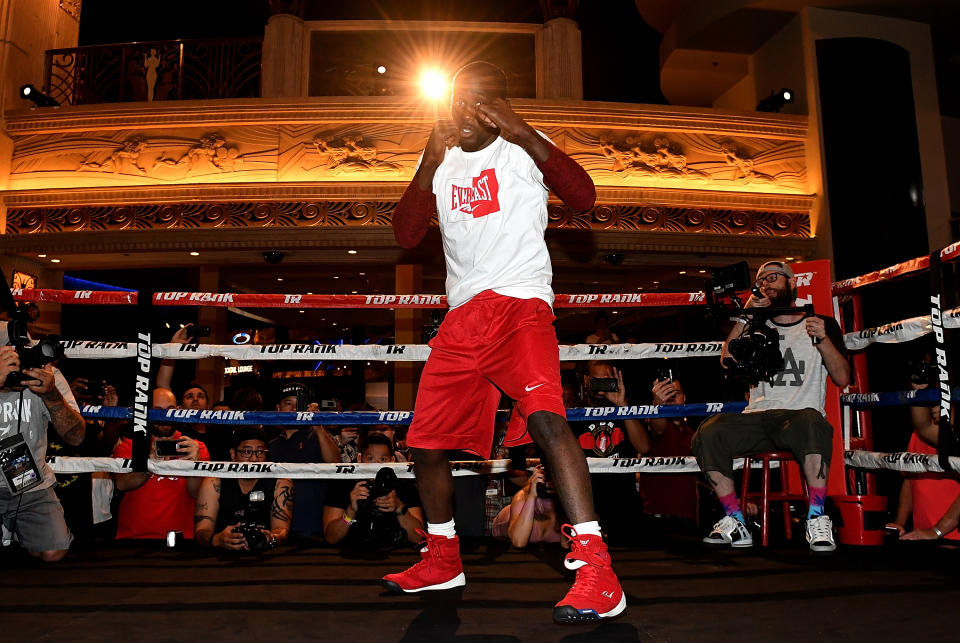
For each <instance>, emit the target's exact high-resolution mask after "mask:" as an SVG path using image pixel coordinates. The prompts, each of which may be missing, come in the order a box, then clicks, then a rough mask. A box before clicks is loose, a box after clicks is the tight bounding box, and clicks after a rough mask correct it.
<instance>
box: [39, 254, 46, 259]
mask: <svg viewBox="0 0 960 643" xmlns="http://www.w3.org/2000/svg"><path fill="white" fill-rule="evenodd" d="M37 256H38V257H40V258H41V259H46V258H47V255H37Z"/></svg>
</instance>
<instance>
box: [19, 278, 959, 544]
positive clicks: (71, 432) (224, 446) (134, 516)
mask: <svg viewBox="0 0 960 643" xmlns="http://www.w3.org/2000/svg"><path fill="white" fill-rule="evenodd" d="M780 276H782V277H787V278H789V275H787V274H785V273H780ZM768 283H769V282H768ZM814 332H816V333H818V334H820V335H822V336H823V337H822V339H827V340H828V341H830V340H836V334H835V333H834V332H833V331H832V330H830V329H829V328H827V329H826V330H824V327H823V326H822V325H820V326H817V325H814ZM591 339H593V340H594V342H596V343H603V342H616V341H618V338H617V337H616V335H615V334H614V333H613V332H612V331H611V330H610V329H609V327H608V325H607V319H606V317H605V316H604V315H599V316H598V317H597V325H596V331H595V332H594V333H593V334H592V335H591ZM173 340H174V341H177V342H187V341H190V340H189V338H188V337H187V333H186V332H185V330H183V329H181V331H178V332H177V333H176V334H175V335H174V338H173ZM174 368H175V367H174V363H173V362H166V361H165V362H164V363H162V364H161V365H160V367H159V369H158V372H157V378H156V383H157V386H156V388H154V389H153V390H152V391H151V393H150V395H151V406H152V408H153V409H159V410H172V409H187V410H198V411H207V410H224V411H227V410H232V411H262V410H264V409H265V408H268V409H270V410H276V411H279V412H287V413H290V412H314V413H315V412H319V411H321V408H320V405H319V404H318V402H317V401H314V400H312V399H311V396H312V391H311V390H310V388H309V387H308V386H306V385H305V384H304V383H302V382H297V381H283V382H280V383H279V385H278V386H276V387H274V388H273V389H269V388H255V387H246V388H240V389H238V390H235V391H233V392H232V395H231V396H230V399H229V400H221V401H218V402H215V403H212V402H211V399H212V398H211V397H210V396H209V395H208V392H207V390H205V388H204V387H203V386H202V385H200V384H198V383H196V382H190V383H189V384H187V385H186V386H182V387H180V388H179V390H178V391H177V392H176V393H175V392H174V390H172V389H171V386H173V382H174V381H175V378H174V377H173V375H174ZM15 370H16V353H15V352H13V349H12V348H11V347H3V348H0V378H2V377H5V376H6V374H8V373H10V372H13V371H15ZM675 370H676V369H671V370H669V372H668V374H667V371H665V370H663V369H660V370H658V371H657V374H656V376H655V377H652V378H650V379H645V378H631V377H630V376H629V375H626V374H625V373H624V371H622V370H621V369H620V368H618V367H617V365H616V364H615V363H613V362H609V361H602V360H596V361H589V362H577V363H569V364H565V365H564V367H563V370H562V373H563V377H562V384H563V392H564V403H565V405H566V406H567V407H568V408H572V407H586V408H588V409H589V408H592V407H625V406H628V405H630V404H645V403H650V404H653V405H656V406H669V405H684V404H687V402H688V400H687V396H686V390H685V386H684V384H685V383H684V380H683V376H682V374H681V373H680V372H679V371H677V372H676V373H675V372H674V371H675ZM26 373H27V374H28V375H32V376H35V377H36V378H37V379H36V380H35V381H36V382H38V383H36V384H35V383H31V384H30V385H28V386H27V388H26V390H25V391H24V392H23V396H24V399H25V400H31V403H32V404H34V406H33V408H34V409H35V410H36V409H41V410H43V409H46V410H47V411H46V413H42V414H40V415H38V414H37V413H36V412H35V413H34V415H33V416H32V417H31V416H30V415H29V411H28V410H24V411H22V412H21V411H17V412H16V413H14V414H13V415H12V416H11V417H13V416H16V415H17V413H19V414H20V415H21V416H22V421H23V422H32V423H33V424H36V423H37V422H41V423H42V422H43V421H44V420H46V422H47V424H48V425H49V426H48V428H49V430H48V431H44V432H43V433H45V434H46V435H44V439H45V440H46V443H43V442H42V440H41V439H40V438H39V437H38V436H33V434H34V433H35V432H36V430H35V429H31V433H30V435H31V436H33V437H32V440H33V441H30V440H28V444H30V445H31V448H33V450H34V459H35V460H36V461H37V465H38V470H39V475H40V477H41V478H42V480H43V485H41V487H40V489H33V490H32V491H31V492H30V493H31V494H32V495H30V497H29V498H30V500H31V502H29V503H26V502H21V503H20V508H19V511H15V512H13V514H11V513H10V508H11V506H12V504H15V503H14V499H15V496H11V495H10V494H9V492H8V491H7V489H6V487H5V486H2V487H0V501H3V502H4V503H6V504H5V505H4V506H5V507H6V509H5V514H4V527H5V531H4V540H5V542H9V541H10V540H12V539H16V540H19V541H20V544H21V546H22V547H23V548H24V549H26V550H27V551H29V552H30V553H33V554H35V555H37V556H38V557H41V558H43V559H45V560H58V559H59V558H61V557H62V556H63V555H64V554H65V553H66V551H67V549H68V548H69V547H70V545H71V543H72V542H73V541H74V539H76V540H77V541H78V542H80V543H90V542H93V541H104V540H110V539H114V538H115V539H121V540H128V539H158V540H159V539H165V538H167V536H168V534H170V533H171V532H172V533H180V534H182V535H183V537H185V538H186V539H194V540H195V542H196V543H197V544H198V545H200V546H206V547H210V548H215V549H222V550H235V551H242V552H249V551H261V550H263V549H269V548H272V547H275V546H278V545H281V544H283V543H287V542H297V543H307V544H319V543H327V544H329V545H334V546H337V547H344V548H375V549H382V548H392V547H399V546H409V545H413V544H415V543H417V541H418V540H419V539H420V535H419V533H420V531H421V530H422V529H424V516H423V512H422V509H421V507H420V501H419V495H418V492H417V489H416V487H415V485H414V484H413V482H412V480H409V479H397V478H396V477H395V476H390V475H386V474H385V475H382V476H381V475H377V476H375V477H370V478H367V479H363V480H357V479H353V478H351V479H339V480H331V479H308V478H297V479H293V480H291V479H285V478H275V477H274V478H259V479H258V478H229V477H228V478H216V477H192V476H171V475H155V474H153V473H149V472H132V473H114V474H107V473H92V474H91V473H72V474H70V473H63V474H59V475H57V476H56V480H55V483H54V476H53V473H52V471H51V470H50V468H49V466H48V465H47V464H46V462H45V456H46V455H65V456H84V457H98V456H99V457H102V456H113V457H116V458H131V457H132V455H133V440H132V433H131V424H130V422H129V421H120V420H109V419H108V420H103V419H87V420H81V419H79V414H78V413H77V411H78V410H79V409H80V408H81V407H82V406H84V405H102V406H106V407H114V406H124V405H125V402H126V403H127V404H129V401H125V400H122V399H120V397H119V396H118V393H117V390H116V389H115V388H114V386H112V385H111V384H110V383H108V382H104V381H102V380H96V379H93V378H90V377H84V376H78V377H74V378H72V379H71V380H70V381H69V383H68V382H67V381H66V380H65V379H64V378H63V376H62V375H61V374H60V372H59V371H58V370H57V369H56V368H54V367H53V366H48V367H45V368H44V369H33V370H31V371H26ZM627 373H630V371H627ZM841 381H842V379H841ZM911 386H912V388H914V389H921V388H924V387H925V386H926V385H925V384H917V383H912V384H911ZM18 396H19V389H17V390H14V389H13V388H11V387H8V386H4V385H3V383H2V382H0V398H2V399H0V402H3V403H6V402H5V401H6V400H8V399H9V400H11V401H13V400H15V398H17V397H18ZM11 403H12V402H11ZM21 404H23V402H21ZM27 408H29V407H27ZM51 408H54V409H55V410H56V413H54V412H51V411H50V409H51ZM322 410H324V411H341V410H346V411H373V410H375V409H374V408H373V407H371V406H370V405H368V404H365V403H358V404H353V405H351V406H349V407H348V408H347V409H342V408H341V405H340V402H339V401H338V400H333V401H332V402H331V401H325V403H324V408H323V409H322ZM715 417H719V416H715ZM911 418H912V424H913V433H912V434H911V438H910V441H909V444H906V445H904V448H905V449H906V450H909V451H911V452H920V453H930V454H933V453H936V446H937V444H936V441H937V429H938V424H937V418H936V416H935V415H934V410H933V409H931V407H928V406H917V407H913V410H912V416H911ZM703 419H704V418H692V417H677V418H656V419H650V420H630V419H620V418H618V417H617V416H616V414H614V415H613V416H612V417H611V416H603V417H596V418H595V419H593V418H591V419H587V420H582V421H572V422H570V427H571V429H572V430H573V432H574V433H575V435H576V437H577V440H578V442H579V444H580V446H581V448H582V449H583V452H584V455H585V456H586V457H591V458H614V457H616V458H634V457H638V456H652V457H673V456H691V455H693V453H694V451H692V450H691V442H692V441H693V443H694V449H696V448H697V440H695V439H694V436H695V434H696V432H697V429H698V427H699V426H700V425H701V422H702V420H703ZM721 419H722V418H721ZM508 421H509V418H504V419H502V420H501V422H500V424H501V426H500V430H498V431H497V435H499V436H501V437H502V436H503V435H504V434H506V433H507V431H506V425H507V423H508ZM718 422H719V420H713V421H711V422H708V423H706V425H705V426H707V427H710V426H714V425H716V424H717V423H718ZM730 422H731V423H732V424H731V426H734V425H736V426H738V424H737V422H738V421H737V419H736V418H730ZM33 424H31V426H33ZM80 426H82V430H80V429H79V427H80ZM149 429H150V436H149V444H150V446H149V457H150V458H155V459H158V460H167V459H179V460H188V461H190V460H195V461H231V462H237V463H244V462H247V463H249V462H264V461H270V462H286V463H303V464H309V463H339V464H351V463H367V464H387V463H404V462H408V460H409V453H408V450H407V448H406V443H405V430H406V429H405V427H404V426H401V425H390V424H382V425H367V424H359V425H348V424H343V425H325V426H322V425H315V426H303V425H279V426H263V427H261V426H256V427H254V426H236V427H234V426H230V425H224V424H219V423H218V424H204V423H169V424H164V423H158V422H152V423H150V425H149ZM731 430H733V429H731ZM702 432H703V429H701V433H702ZM701 439H702V438H701ZM724 439H726V438H724ZM171 444H172V446H170V445H171ZM161 447H163V448H161ZM538 456H539V454H538V453H537V452H536V451H535V450H533V449H531V448H530V447H515V448H512V449H507V448H505V447H503V446H502V444H499V445H497V446H495V448H494V449H493V451H492V452H491V454H490V457H491V458H498V457H507V458H509V459H510V460H511V462H512V465H511V471H510V472H508V473H507V474H506V475H499V476H490V478H489V480H487V479H482V480H479V484H478V480H477V479H473V480H472V481H471V480H468V479H462V478H461V479H458V480H457V482H458V492H457V500H456V504H457V507H456V511H457V512H458V513H460V514H463V513H464V512H466V513H469V514H471V515H473V514H476V516H475V518H476V520H475V521H474V522H475V524H476V525H478V527H477V529H476V530H475V532H474V533H475V535H484V536H492V537H494V538H504V539H507V540H509V541H510V543H511V544H512V545H513V546H516V547H525V546H527V545H529V544H535V543H557V542H560V543H562V542H563V541H564V540H565V539H563V538H561V537H560V533H561V526H562V525H563V524H564V522H565V521H566V518H565V516H564V510H563V507H562V505H561V503H560V502H559V501H558V499H557V497H556V495H555V491H554V489H553V485H552V483H551V481H550V472H549V471H548V470H546V469H544V467H543V466H541V465H535V466H527V462H526V458H529V457H533V458H536V457H538ZM703 457H704V454H703V453H702V452H701V453H700V459H701V460H702V459H703ZM818 462H819V461H818ZM818 467H819V465H818ZM819 468H822V467H819ZM704 480H705V478H704V477H703V476H702V475H701V474H699V473H682V474H677V473H674V474H669V475H646V476H644V475H637V474H634V473H629V472H628V473H596V474H593V475H592V476H591V484H592V488H593V494H594V499H595V506H596V511H597V514H598V516H599V519H600V522H601V524H602V525H603V528H604V530H605V532H606V533H607V536H608V537H609V539H610V540H611V541H612V542H620V543H627V544H629V543H634V542H637V541H638V539H639V538H640V537H641V536H639V535H640V534H642V533H643V532H644V529H643V528H642V527H643V525H646V524H650V523H651V522H657V521H669V524H671V525H680V526H682V527H684V528H687V529H690V530H693V529H700V528H703V527H705V526H707V525H708V524H709V522H705V521H704V517H705V516H706V517H709V516H710V515H711V511H713V512H714V513H715V514H716V515H719V514H720V512H721V510H722V511H724V512H726V518H729V517H730V516H731V515H734V519H735V520H736V521H737V522H736V523H734V529H733V530H730V529H727V530H726V531H724V529H725V528H724V527H721V526H720V523H718V524H717V525H715V527H714V531H713V532H712V533H711V534H710V535H709V536H708V538H707V539H705V540H707V541H708V542H709V541H710V540H711V538H712V539H713V540H715V541H720V542H719V544H733V539H732V538H730V536H731V533H732V532H733V531H735V530H736V529H740V528H743V529H749V528H748V527H747V525H746V522H747V519H746V518H744V517H743V516H744V514H745V515H746V516H750V515H751V513H752V512H751V509H752V507H749V506H747V507H744V511H743V512H742V513H739V514H731V513H729V512H728V509H729V507H726V506H725V505H724V504H723V503H724V502H725V501H729V499H725V498H723V497H722V496H723V494H722V493H721V492H722V491H723V490H724V489H725V488H723V489H718V488H717V487H716V485H715V484H713V483H710V484H704ZM706 480H707V481H709V480H710V479H709V477H707V478H706ZM0 485H3V481H0ZM711 486H713V489H711ZM41 489H42V490H43V497H42V498H41V497H40V492H41ZM25 497H27V496H25ZM958 498H960V482H958V480H957V477H956V476H953V475H950V474H939V475H938V474H910V475H906V476H904V479H903V484H902V486H901V487H900V491H899V495H898V496H897V498H896V499H895V502H892V503H891V504H892V506H891V516H892V519H891V520H890V522H889V523H888V524H887V531H888V532H889V533H891V534H895V535H896V536H899V537H900V538H902V539H904V540H919V539H937V538H947V539H949V540H960V535H958V532H957V529H956V527H957V523H958V520H960V500H958ZM718 499H719V501H718ZM61 507H62V509H61ZM705 509H706V510H705ZM736 509H739V506H737V507H736ZM10 515H14V516H15V518H14V519H13V520H11V519H10V518H9V517H10ZM460 522H461V520H460V519H459V518H458V523H460ZM463 522H464V523H468V522H470V521H469V520H464V521H463ZM61 523H62V525H61ZM58 525H59V526H58ZM11 532H15V535H12V533H11ZM41 536H42V537H41ZM736 537H737V535H736V534H734V538H736ZM734 546H737V545H734ZM741 546H742V545H741Z"/></svg>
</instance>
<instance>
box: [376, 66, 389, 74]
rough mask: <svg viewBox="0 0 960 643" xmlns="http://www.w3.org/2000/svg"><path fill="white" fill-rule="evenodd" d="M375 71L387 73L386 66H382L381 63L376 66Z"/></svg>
mask: <svg viewBox="0 0 960 643" xmlns="http://www.w3.org/2000/svg"><path fill="white" fill-rule="evenodd" d="M377 73H378V74H385V73H387V68H386V67H384V66H383V65H380V66H379V67H377Z"/></svg>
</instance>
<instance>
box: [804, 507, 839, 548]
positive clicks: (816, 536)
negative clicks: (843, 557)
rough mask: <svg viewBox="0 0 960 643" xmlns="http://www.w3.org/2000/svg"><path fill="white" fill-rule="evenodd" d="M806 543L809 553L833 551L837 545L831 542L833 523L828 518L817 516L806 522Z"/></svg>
mask: <svg viewBox="0 0 960 643" xmlns="http://www.w3.org/2000/svg"><path fill="white" fill-rule="evenodd" d="M807 542H808V543H810V551H834V550H835V549H836V548H837V543H836V542H834V540H833V521H832V520H830V516H817V517H816V518H809V519H808V520H807Z"/></svg>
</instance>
